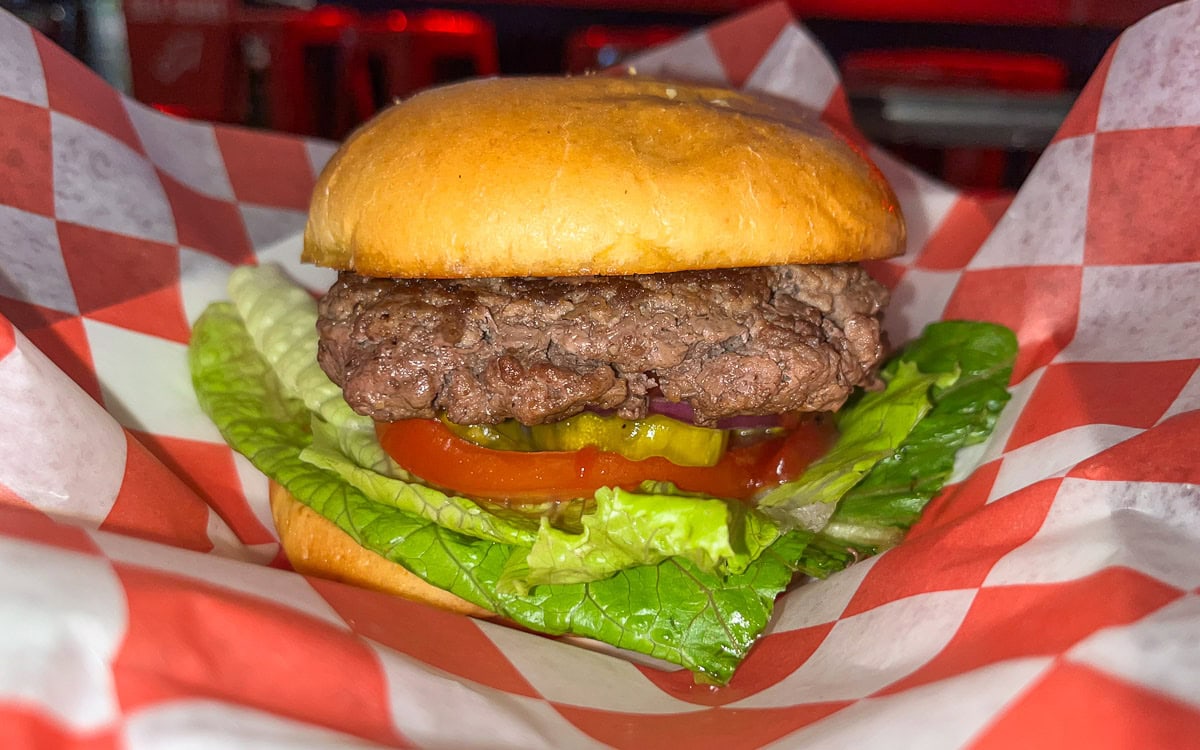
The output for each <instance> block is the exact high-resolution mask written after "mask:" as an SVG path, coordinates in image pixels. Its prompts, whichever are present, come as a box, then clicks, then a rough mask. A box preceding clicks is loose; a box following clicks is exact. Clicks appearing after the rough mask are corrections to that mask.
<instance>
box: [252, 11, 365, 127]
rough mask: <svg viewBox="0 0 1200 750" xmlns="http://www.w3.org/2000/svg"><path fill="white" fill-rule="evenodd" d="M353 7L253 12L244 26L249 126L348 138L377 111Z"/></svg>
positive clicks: (358, 18) (357, 19)
mask: <svg viewBox="0 0 1200 750" xmlns="http://www.w3.org/2000/svg"><path fill="white" fill-rule="evenodd" d="M360 21H361V19H360V17H359V15H358V14H357V13H355V12H354V11H352V10H349V9H346V8H339V7H335V6H319V7H317V8H315V9H313V10H311V11H297V10H287V9H246V10H244V11H243V12H242V14H241V17H240V18H239V20H238V22H237V38H238V40H239V47H240V51H241V60H242V74H243V81H244V83H243V85H242V86H240V87H239V89H238V93H237V94H236V98H237V99H238V100H239V101H242V102H244V103H245V104H244V105H243V107H244V110H245V111H244V113H243V117H244V121H245V122H247V123H248V124H251V125H257V126H263V127H268V128H271V129H274V130H283V131H287V132H290V133H300V134H304V135H315V136H320V137H324V138H341V137H343V136H344V135H346V133H348V132H349V131H350V130H351V129H352V128H353V127H354V126H355V125H356V124H357V123H359V122H361V121H362V120H364V119H365V118H367V117H369V116H370V114H371V113H372V112H373V111H374V102H373V99H372V96H371V90H370V80H369V76H368V73H367V69H366V63H365V59H364V57H363V55H364V53H363V50H362V46H361V44H360V41H359V30H358V27H359V24H360Z"/></svg>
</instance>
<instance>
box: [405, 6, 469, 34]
mask: <svg viewBox="0 0 1200 750" xmlns="http://www.w3.org/2000/svg"><path fill="white" fill-rule="evenodd" d="M416 25H417V28H418V29H420V30H421V31H426V32H429V33H431V34H455V35H461V36H469V35H472V34H479V33H482V32H483V30H484V29H483V21H482V20H480V19H479V18H478V17H477V16H474V15H472V14H470V13H456V12H454V11H449V10H431V11H427V12H425V13H422V14H421V15H420V16H418V17H417V19H416Z"/></svg>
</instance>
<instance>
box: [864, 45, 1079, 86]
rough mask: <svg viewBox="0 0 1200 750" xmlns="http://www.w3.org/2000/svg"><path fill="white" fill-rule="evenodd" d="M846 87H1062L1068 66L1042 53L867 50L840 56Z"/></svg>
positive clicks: (1065, 79)
mask: <svg viewBox="0 0 1200 750" xmlns="http://www.w3.org/2000/svg"><path fill="white" fill-rule="evenodd" d="M841 68H842V80H843V81H844V83H845V85H846V88H848V89H861V88H867V87H872V86H887V85H901V86H920V87H938V88H953V87H965V88H972V89H979V88H982V89H990V90H999V91H1061V90H1062V89H1063V88H1065V87H1066V85H1067V66H1066V65H1065V64H1064V63H1063V62H1062V61H1061V60H1056V59H1054V58H1052V57H1046V56H1044V55H1030V54H1024V53H1016V52H987V51H978V50H954V49H902V50H866V51H863V52H855V53H851V54H849V55H846V57H845V58H844V59H843V60H842V65H841Z"/></svg>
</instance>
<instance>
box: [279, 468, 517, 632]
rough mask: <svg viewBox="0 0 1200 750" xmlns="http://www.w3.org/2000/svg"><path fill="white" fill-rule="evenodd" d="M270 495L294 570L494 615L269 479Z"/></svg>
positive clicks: (451, 608)
mask: <svg viewBox="0 0 1200 750" xmlns="http://www.w3.org/2000/svg"><path fill="white" fill-rule="evenodd" d="M270 498H271V515H272V516H273V518H274V520H275V529H276V531H278V532H279V540H280V542H281V543H282V544H283V551H284V553H285V554H286V555H287V558H288V561H289V562H291V564H292V567H293V568H295V569H296V571H297V572H300V573H303V574H305V575H311V576H316V577H317V578H327V579H329V580H331V581H340V582H342V583H349V584H353V585H355V586H361V587H362V588H367V589H373V590H375V591H383V592H385V593H388V594H394V595H396V596H402V597H404V598H405V599H411V600H413V601H418V602H424V603H426V604H430V605H433V606H435V607H438V608H440V609H445V610H449V611H450V612H458V613H461V614H464V615H472V616H475V617H492V616H494V615H493V614H492V613H491V612H489V611H487V610H486V609H483V608H482V607H477V606H475V605H474V604H471V603H470V602H468V601H466V600H464V599H461V598H459V597H457V596H455V595H454V594H451V593H450V592H448V591H445V590H443V589H439V588H437V587H436V586H432V585H430V584H428V583H426V582H425V581H423V580H421V579H420V578H418V577H417V576H415V575H413V574H412V573H410V572H409V571H408V570H406V569H405V568H404V567H403V566H401V565H397V564H396V563H394V562H391V561H390V560H387V559H385V558H383V557H381V556H380V555H377V554H375V553H374V552H372V551H370V550H368V549H366V548H365V547H362V546H359V545H358V544H357V543H356V542H355V541H354V540H353V539H351V538H350V536H349V535H347V534H346V533H345V532H344V531H342V530H341V529H339V528H338V527H337V526H336V525H335V524H334V523H333V522H332V521H330V520H329V519H327V518H325V517H324V516H322V515H320V514H319V513H317V512H316V511H315V510H313V509H312V508H310V507H308V506H307V505H305V504H304V503H302V502H300V501H299V500H297V499H296V498H295V497H293V496H292V495H291V493H289V492H288V491H287V490H285V489H284V488H283V487H282V486H280V485H278V484H276V483H275V482H271V486H270Z"/></svg>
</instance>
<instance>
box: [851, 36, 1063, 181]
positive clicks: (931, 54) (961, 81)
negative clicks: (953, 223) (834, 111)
mask: <svg viewBox="0 0 1200 750" xmlns="http://www.w3.org/2000/svg"><path fill="white" fill-rule="evenodd" d="M841 70H842V80H843V83H844V84H845V86H846V90H847V91H848V92H851V93H862V92H870V91H877V90H879V89H882V88H887V87H897V88H912V89H922V90H928V89H941V90H947V91H976V92H985V93H986V92H991V93H1018V94H1036V93H1054V92H1061V91H1064V90H1065V89H1066V87H1067V75H1068V73H1067V66H1066V65H1065V64H1064V63H1063V62H1062V61H1061V60H1057V59H1055V58H1052V57H1048V56H1044V55H1032V54H1024V53H1014V52H1002V51H978V50H953V49H899V50H866V51H862V52H856V53H851V54H849V55H847V56H846V57H845V58H844V59H843V60H842V64H841ZM897 150H899V151H900V152H901V153H902V154H904V152H905V149H904V148H903V147H900V148H899V149H897ZM905 155H906V156H909V157H910V158H912V159H913V160H914V161H917V160H919V159H917V158H915V155H913V154H905ZM1010 158H1011V157H1010V155H1009V154H1008V153H1007V152H1005V151H1004V150H1002V149H997V148H970V147H962V146H952V147H947V148H945V149H943V150H942V152H941V158H940V160H941V165H940V170H939V172H940V175H939V176H940V177H941V178H942V179H944V180H945V181H947V182H949V183H950V184H952V185H955V186H957V187H960V188H966V189H971V190H975V191H993V190H1000V189H1002V188H1003V187H1004V184H1005V182H1006V174H1007V172H1008V168H1009V161H1010Z"/></svg>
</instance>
